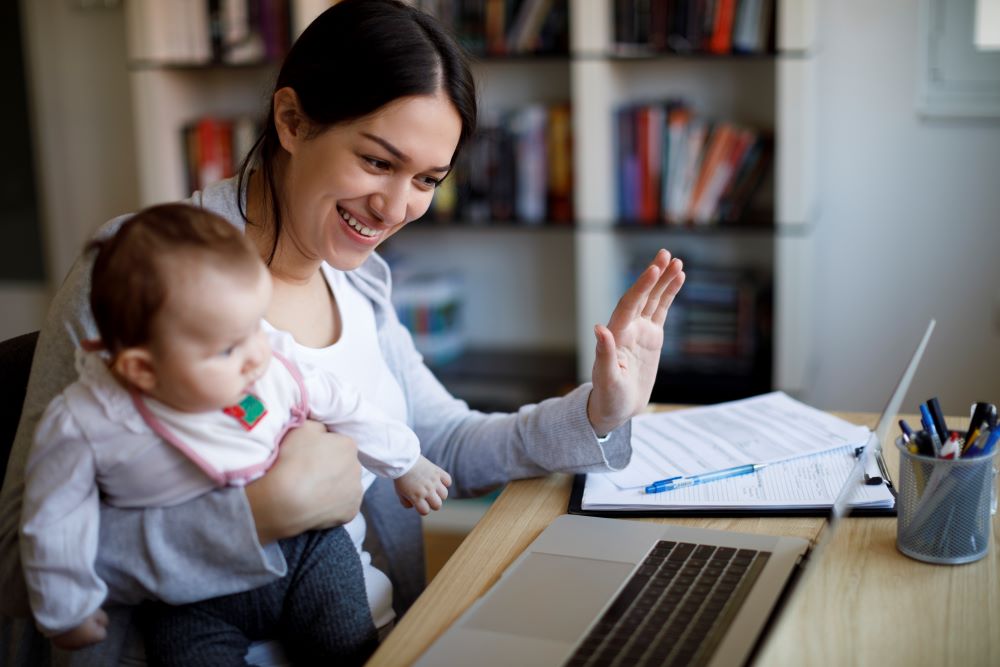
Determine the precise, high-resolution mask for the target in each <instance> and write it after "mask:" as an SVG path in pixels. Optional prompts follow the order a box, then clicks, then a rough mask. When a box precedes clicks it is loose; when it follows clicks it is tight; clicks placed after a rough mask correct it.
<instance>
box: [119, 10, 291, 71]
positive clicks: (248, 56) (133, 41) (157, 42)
mask: <svg viewBox="0 0 1000 667" xmlns="http://www.w3.org/2000/svg"><path fill="white" fill-rule="evenodd" d="M125 9H126V21H127V22H128V37H129V42H128V53H129V59H130V60H131V61H132V62H134V63H151V64H155V65H210V64H245V63H260V62H275V61H278V60H280V59H281V58H282V57H283V56H284V54H285V53H286V52H287V51H288V48H289V46H290V45H291V41H292V19H293V16H292V7H291V2H290V0H170V1H169V2H167V1H165V0H129V2H127V3H125Z"/></svg>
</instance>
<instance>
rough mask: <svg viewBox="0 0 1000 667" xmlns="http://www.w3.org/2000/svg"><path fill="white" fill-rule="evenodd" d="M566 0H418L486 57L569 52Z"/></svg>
mask: <svg viewBox="0 0 1000 667" xmlns="http://www.w3.org/2000/svg"><path fill="white" fill-rule="evenodd" d="M568 4H569V3H568V0H472V1H469V0H420V2H419V6H420V8H421V9H423V10H424V11H426V12H429V13H431V14H433V15H435V16H437V17H438V19H439V20H440V21H441V22H442V23H444V24H445V25H446V26H449V28H450V29H451V30H452V31H453V32H454V34H455V36H456V37H457V38H458V40H459V41H460V42H461V43H462V44H463V46H465V48H467V49H468V50H469V51H470V52H471V53H473V54H477V55H485V56H494V57H495V56H500V57H502V56H511V55H522V54H532V55H538V54H566V53H568V52H569V7H568Z"/></svg>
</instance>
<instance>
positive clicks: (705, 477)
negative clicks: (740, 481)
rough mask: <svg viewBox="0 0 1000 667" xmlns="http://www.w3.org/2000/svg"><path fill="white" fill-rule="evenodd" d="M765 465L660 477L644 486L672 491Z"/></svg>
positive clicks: (747, 473)
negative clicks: (685, 475)
mask: <svg viewBox="0 0 1000 667" xmlns="http://www.w3.org/2000/svg"><path fill="white" fill-rule="evenodd" d="M765 466H767V464H766V463H748V464H747V465H744V466H736V467H735V468H726V469H725V470H717V471H715V472H706V473H703V474H701V475H691V476H690V477H671V478H669V479H661V480H657V481H655V482H653V483H652V484H650V485H649V486H647V487H646V493H661V492H663V491H673V490H674V489H683V488H684V487H686V486H694V485H696V484H704V483H705V482H714V481H717V480H720V479H729V478H730V477H739V476H740V475H749V474H750V473H753V472H757V471H758V470H760V469H761V468H764V467H765Z"/></svg>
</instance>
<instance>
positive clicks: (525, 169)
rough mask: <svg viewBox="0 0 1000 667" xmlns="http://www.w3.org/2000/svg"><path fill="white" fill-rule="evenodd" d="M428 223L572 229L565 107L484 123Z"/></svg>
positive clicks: (537, 109)
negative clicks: (568, 225)
mask: <svg viewBox="0 0 1000 667" xmlns="http://www.w3.org/2000/svg"><path fill="white" fill-rule="evenodd" d="M429 217H430V218H431V219H434V220H438V221H441V222H448V221H456V220H460V221H462V222H465V223H473V224H477V223H487V222H503V221H509V222H516V223H520V224H530V225H536V224H542V223H546V222H552V223H570V222H571V221H572V220H573V138H572V129H571V126H570V108H569V105H568V104H557V105H553V106H543V105H530V106H527V107H524V108H521V109H516V110H512V111H508V112H505V113H502V114H500V115H499V116H498V117H497V118H495V119H484V122H483V124H482V125H481V126H480V128H479V130H477V132H476V134H475V136H474V137H473V138H472V140H471V141H470V143H469V145H468V146H466V147H465V149H464V150H463V152H462V154H461V155H460V156H459V159H458V163H457V164H456V165H455V169H454V173H452V174H451V175H449V176H448V178H446V179H445V180H444V182H443V183H442V184H441V185H440V186H439V187H438V191H437V193H436V194H435V196H434V203H433V204H432V207H431V211H430V213H429Z"/></svg>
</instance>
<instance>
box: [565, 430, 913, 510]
mask: <svg viewBox="0 0 1000 667" xmlns="http://www.w3.org/2000/svg"><path fill="white" fill-rule="evenodd" d="M855 461H856V458H855V456H854V446H853V445H849V446H847V447H841V448H839V449H837V450H834V451H829V452H823V453H820V454H813V455H810V456H805V457H799V458H795V459H792V460H790V461H785V462H783V463H776V464H773V465H770V466H768V467H766V468H764V469H763V470H758V471H757V472H756V473H753V474H751V475H741V476H739V477H730V478H729V479H724V480H719V481H715V482H708V483H706V484H699V485H697V486H689V487H685V488H682V489H676V490H673V491H664V492H662V493H648V494H647V493H643V490H642V489H635V488H633V489H621V488H619V487H618V486H616V485H615V484H613V483H612V482H611V480H610V477H611V474H590V475H587V485H586V487H585V489H584V492H583V501H582V507H583V509H585V510H586V509H590V510H595V509H681V508H685V509H689V508H698V509H722V508H751V507H766V508H771V509H779V508H815V507H830V506H831V505H833V501H834V500H835V499H836V497H837V493H838V492H839V491H840V488H841V487H842V486H843V484H844V482H845V481H846V480H847V476H848V474H849V473H850V472H851V468H852V467H853V466H854V462H855ZM868 473H869V474H870V475H873V476H876V475H879V471H878V470H877V469H875V470H870V471H868ZM612 474H613V473H612ZM892 504H893V497H892V494H891V493H890V491H889V489H888V488H887V487H886V486H885V485H884V484H879V485H877V486H868V485H866V484H864V483H863V482H859V483H858V488H857V490H856V491H855V493H854V496H853V497H852V502H851V505H852V506H855V507H860V506H868V507H892Z"/></svg>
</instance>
